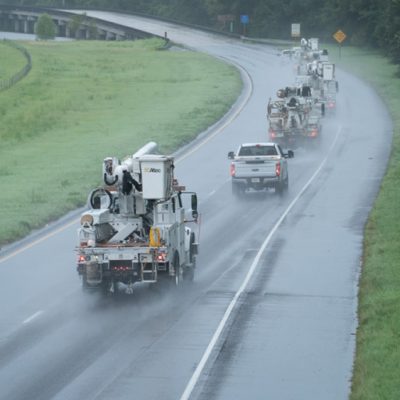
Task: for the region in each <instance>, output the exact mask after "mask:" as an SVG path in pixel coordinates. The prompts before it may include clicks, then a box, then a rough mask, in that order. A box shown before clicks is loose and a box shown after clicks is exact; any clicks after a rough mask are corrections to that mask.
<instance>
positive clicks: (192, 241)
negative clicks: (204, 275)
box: [189, 232, 196, 264]
mask: <svg viewBox="0 0 400 400" xmlns="http://www.w3.org/2000/svg"><path fill="white" fill-rule="evenodd" d="M195 242H196V238H195V235H194V232H191V233H190V245H189V262H190V264H194V263H195V262H196V257H195V254H194V249H193V247H194V244H195Z"/></svg>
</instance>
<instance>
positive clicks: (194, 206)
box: [192, 194, 199, 219]
mask: <svg viewBox="0 0 400 400" xmlns="http://www.w3.org/2000/svg"><path fill="white" fill-rule="evenodd" d="M198 216H199V213H198V211H197V196H196V194H192V217H193V219H197V217H198Z"/></svg>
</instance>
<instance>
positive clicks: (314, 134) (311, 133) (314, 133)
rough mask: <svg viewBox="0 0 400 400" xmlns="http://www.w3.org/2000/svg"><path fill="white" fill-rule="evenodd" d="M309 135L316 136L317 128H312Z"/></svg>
mask: <svg viewBox="0 0 400 400" xmlns="http://www.w3.org/2000/svg"><path fill="white" fill-rule="evenodd" d="M310 136H311V137H316V136H318V130H317V129H313V130H312V131H311V132H310Z"/></svg>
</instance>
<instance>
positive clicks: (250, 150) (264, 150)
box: [238, 145, 278, 156]
mask: <svg viewBox="0 0 400 400" xmlns="http://www.w3.org/2000/svg"><path fill="white" fill-rule="evenodd" d="M277 154H278V153H277V151H276V148H275V146H260V145H255V146H243V147H241V148H240V150H239V154H238V156H276V155H277Z"/></svg>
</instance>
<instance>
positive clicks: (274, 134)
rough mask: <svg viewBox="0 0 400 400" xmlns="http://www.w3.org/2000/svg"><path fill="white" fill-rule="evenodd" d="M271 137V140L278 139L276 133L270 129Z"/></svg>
mask: <svg viewBox="0 0 400 400" xmlns="http://www.w3.org/2000/svg"><path fill="white" fill-rule="evenodd" d="M269 137H270V138H271V139H275V138H276V132H275V131H273V130H272V129H270V130H269Z"/></svg>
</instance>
